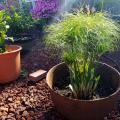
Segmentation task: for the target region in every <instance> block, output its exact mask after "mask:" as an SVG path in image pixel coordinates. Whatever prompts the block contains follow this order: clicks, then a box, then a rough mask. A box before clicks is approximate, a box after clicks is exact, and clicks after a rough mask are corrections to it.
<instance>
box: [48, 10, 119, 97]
mask: <svg viewBox="0 0 120 120" xmlns="http://www.w3.org/2000/svg"><path fill="white" fill-rule="evenodd" d="M89 11H90V10H89ZM47 31H48V32H49V34H48V36H47V38H46V39H47V43H48V44H54V45H56V46H58V47H61V49H62V50H63V59H64V61H65V62H66V63H67V64H68V66H69V69H70V80H71V84H70V88H71V90H72V91H73V95H74V97H75V98H79V99H91V98H92V97H93V95H94V94H95V91H96V88H97V85H98V82H99V80H100V76H98V75H96V73H95V68H94V64H95V63H96V64H97V63H98V61H99V57H100V56H101V55H102V54H103V53H105V52H107V51H112V50H114V49H115V48H116V44H115V41H116V40H117V39H118V37H119V33H118V31H119V28H118V26H117V24H116V23H115V22H114V21H113V20H112V19H110V18H109V16H108V15H107V14H105V13H103V12H98V13H90V12H88V11H87V13H85V12H78V13H76V14H75V13H73V14H72V13H70V14H67V15H65V17H64V18H63V19H62V20H61V21H60V22H58V23H54V24H53V25H51V26H49V27H48V30H47Z"/></svg>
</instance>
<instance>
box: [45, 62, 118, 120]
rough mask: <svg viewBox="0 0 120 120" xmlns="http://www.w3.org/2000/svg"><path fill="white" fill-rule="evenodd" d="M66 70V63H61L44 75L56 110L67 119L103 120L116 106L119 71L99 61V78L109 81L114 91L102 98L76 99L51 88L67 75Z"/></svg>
mask: <svg viewBox="0 0 120 120" xmlns="http://www.w3.org/2000/svg"><path fill="white" fill-rule="evenodd" d="M68 71H69V70H68V67H67V66H66V64H65V63H61V64H58V65H56V66H54V67H53V68H52V69H50V70H49V72H48V74H47V77H46V80H47V84H48V86H49V87H50V91H51V98H52V100H53V102H54V104H55V107H56V109H57V111H58V112H59V113H61V114H62V115H63V116H64V117H65V118H67V119H69V120H103V119H104V117H105V116H106V115H107V114H108V113H109V112H111V111H112V109H113V108H115V107H116V102H117V99H118V96H119V91H120V74H119V72H118V71H117V70H116V69H114V68H113V67H111V66H109V65H107V64H103V63H101V64H100V66H99V69H98V73H99V74H100V75H101V79H103V80H106V82H107V81H108V82H111V83H112V85H113V86H114V87H115V88H116V91H115V92H114V93H113V94H111V95H109V96H107V97H104V98H99V99H95V100H78V99H72V98H68V97H65V96H62V95H60V94H58V93H56V92H55V91H54V90H53V88H54V86H55V84H56V83H57V81H58V80H61V81H62V79H65V78H66V77H67V76H68V75H69V73H68Z"/></svg>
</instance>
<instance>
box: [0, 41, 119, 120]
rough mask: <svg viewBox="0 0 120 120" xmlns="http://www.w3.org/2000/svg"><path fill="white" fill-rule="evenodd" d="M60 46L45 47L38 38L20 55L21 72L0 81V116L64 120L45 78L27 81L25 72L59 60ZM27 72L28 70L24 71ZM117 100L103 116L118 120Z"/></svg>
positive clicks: (0, 119) (21, 119) (5, 119)
mask: <svg viewBox="0 0 120 120" xmlns="http://www.w3.org/2000/svg"><path fill="white" fill-rule="evenodd" d="M59 54H60V50H58V49H56V48H55V47H51V46H49V47H45V45H44V43H43V42H42V41H41V40H37V42H36V43H35V46H34V47H33V48H32V49H31V50H30V52H29V53H27V55H25V56H24V57H22V70H23V73H22V76H21V77H19V78H18V79H17V80H16V81H14V82H12V83H9V84H5V85H0V120H66V119H65V118H64V117H63V116H62V115H60V114H59V113H58V112H57V111H56V109H55V106H54V104H53V102H52V100H51V97H50V92H49V88H48V86H47V84H46V81H45V80H42V81H39V82H38V83H35V84H29V81H30V80H29V77H28V75H27V74H29V73H32V72H35V71H36V70H38V69H45V70H49V69H50V68H51V67H52V66H54V65H56V64H57V63H59V62H60V56H59ZM26 73H27V74H26ZM119 110H120V104H119V101H118V109H115V110H114V111H112V112H111V113H110V114H109V115H108V116H107V117H105V120H120V113H119Z"/></svg>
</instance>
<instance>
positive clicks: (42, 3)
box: [32, 0, 59, 19]
mask: <svg viewBox="0 0 120 120" xmlns="http://www.w3.org/2000/svg"><path fill="white" fill-rule="evenodd" d="M58 8H59V0H38V1H37V3H36V6H35V8H34V9H33V10H32V14H33V17H34V18H35V19H39V18H50V17H52V16H53V15H54V14H55V13H56V12H57V11H58Z"/></svg>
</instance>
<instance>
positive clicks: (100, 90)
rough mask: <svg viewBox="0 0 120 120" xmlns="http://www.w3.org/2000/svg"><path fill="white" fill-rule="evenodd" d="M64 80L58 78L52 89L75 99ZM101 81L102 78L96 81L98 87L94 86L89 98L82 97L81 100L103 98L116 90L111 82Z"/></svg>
mask: <svg viewBox="0 0 120 120" xmlns="http://www.w3.org/2000/svg"><path fill="white" fill-rule="evenodd" d="M66 81H67V80H66V79H62V80H58V82H57V85H55V86H54V91H55V92H56V93H58V94H60V95H62V96H66V97H68V98H73V99H76V98H74V95H73V92H72V90H71V89H70V87H69V84H70V83H68V82H66ZM101 81H102V80H100V82H99V83H98V87H97V88H96V91H95V92H94V94H93V95H92V96H89V98H86V99H85V98H83V99H82V100H91V99H92V100H94V99H99V98H104V97H107V96H109V95H111V94H112V93H114V92H115V91H116V88H114V87H113V86H112V85H111V84H109V83H105V82H101ZM103 81H105V80H103ZM65 85H66V86H65Z"/></svg>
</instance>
